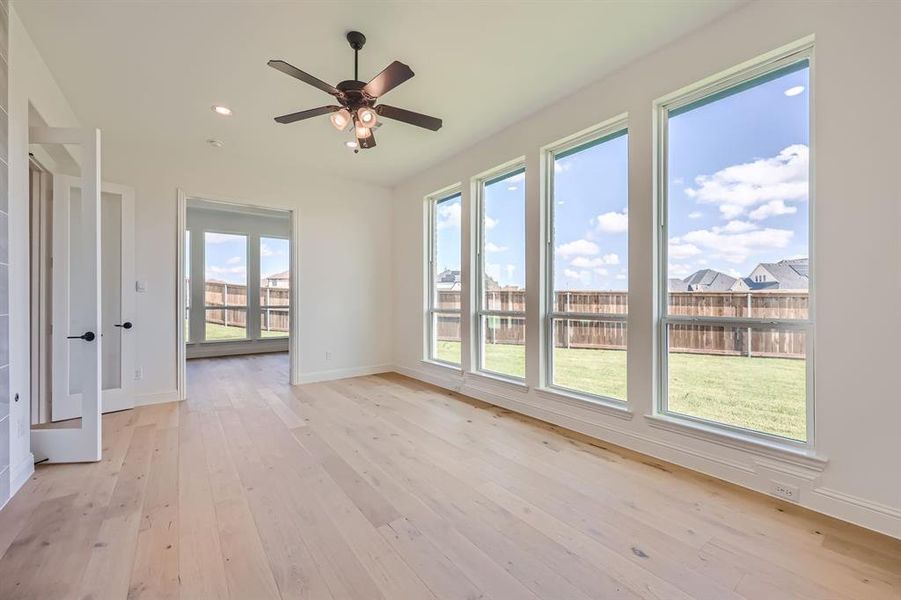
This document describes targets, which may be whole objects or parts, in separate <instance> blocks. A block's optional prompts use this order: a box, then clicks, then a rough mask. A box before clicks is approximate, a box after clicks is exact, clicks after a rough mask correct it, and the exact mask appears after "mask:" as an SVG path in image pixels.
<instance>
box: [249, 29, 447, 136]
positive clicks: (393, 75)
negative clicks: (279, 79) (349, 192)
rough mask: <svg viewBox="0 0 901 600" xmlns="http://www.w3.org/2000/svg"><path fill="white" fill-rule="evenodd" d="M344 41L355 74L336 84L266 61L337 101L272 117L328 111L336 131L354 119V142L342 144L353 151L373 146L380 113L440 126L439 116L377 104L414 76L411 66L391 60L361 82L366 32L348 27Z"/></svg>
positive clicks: (284, 120) (292, 118)
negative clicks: (360, 53) (361, 51)
mask: <svg viewBox="0 0 901 600" xmlns="http://www.w3.org/2000/svg"><path fill="white" fill-rule="evenodd" d="M347 42H348V43H349V44H350V47H351V48H353V51H354V78H353V79H349V80H347V81H342V82H341V83H339V84H338V85H337V86H331V85H329V84H327V83H326V82H324V81H322V80H321V79H318V78H316V77H313V76H312V75H310V74H309V73H305V72H303V71H301V70H300V69H298V68H297V67H295V66H293V65H291V64H288V63H286V62H285V61H283V60H270V61H269V62H268V63H267V64H268V65H269V66H270V67H272V68H273V69H276V70H278V71H281V72H282V73H285V74H286V75H290V76H291V77H294V78H295V79H299V80H300V81H303V82H304V83H306V84H309V85H312V86H313V87H316V88H319V89H320V90H322V91H324V92H326V93H327V94H331V95H332V96H334V98H335V99H336V100H337V101H338V103H339V106H335V105H329V106H320V107H318V108H311V109H309V110H302V111H299V112H295V113H290V114H287V115H281V116H279V117H275V121H276V122H277V123H281V124H283V125H286V124H288V123H296V122H297V121H302V120H304V119H310V118H312V117H318V116H320V115H326V114H327V115H329V120H330V121H331V123H332V125H333V126H334V127H335V129H337V130H338V131H344V130H346V129H347V128H348V125H350V124H351V123H353V131H354V136H355V137H356V143H355V144H351V143H345V145H346V146H347V147H348V148H353V149H354V152H359V151H360V150H361V149H362V150H366V149H369V148H374V147H375V136H374V135H373V133H372V129H373V128H374V127H377V126H379V125H381V122H380V119H379V117H384V118H386V119H391V120H394V121H401V122H403V123H408V124H410V125H415V126H417V127H423V128H425V129H430V130H432V131H438V130H439V129H441V125H442V123H441V119H438V118H435V117H430V116H428V115H423V114H420V113H417V112H413V111H410V110H406V109H403V108H397V107H394V106H389V105H387V104H378V105H376V103H377V102H378V100H379V99H380V98H381V97H382V96H383V95H385V94H387V93H388V92H390V91H391V90H393V89H394V88H396V87H397V86H399V85H400V84H402V83H403V82H405V81H407V80H408V79H410V78H411V77H413V75H414V73H413V70H412V69H410V67H408V66H407V65H405V64H404V63H402V62H399V61H394V62H393V63H391V64H390V65H388V66H387V67H385V69H384V70H383V71H382V72H381V73H379V74H378V75H376V76H375V77H373V78H372V79H371V80H370V81H369V82H368V83H364V82H362V81H360V80H359V52H360V50H361V49H362V48H363V45H364V44H365V43H366V36H364V35H363V34H362V33H360V32H359V31H351V32H348V34H347Z"/></svg>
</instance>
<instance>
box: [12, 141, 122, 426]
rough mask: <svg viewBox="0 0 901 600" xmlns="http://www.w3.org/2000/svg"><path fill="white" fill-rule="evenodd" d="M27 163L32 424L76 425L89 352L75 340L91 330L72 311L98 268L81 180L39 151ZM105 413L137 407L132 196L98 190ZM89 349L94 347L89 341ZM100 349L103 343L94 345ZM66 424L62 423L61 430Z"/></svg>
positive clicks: (116, 188)
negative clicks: (90, 256)
mask: <svg viewBox="0 0 901 600" xmlns="http://www.w3.org/2000/svg"><path fill="white" fill-rule="evenodd" d="M32 150H33V152H32V153H31V157H30V161H29V216H30V219H29V224H30V230H29V257H28V258H29V276H30V277H29V279H30V284H29V300H30V311H29V315H30V317H29V318H30V322H29V327H30V336H29V341H30V349H29V352H30V359H31V360H30V364H31V377H30V392H31V393H30V398H31V407H30V410H31V424H32V426H33V427H38V428H40V427H41V426H46V425H48V424H50V423H57V424H60V423H63V422H66V421H70V420H73V423H70V424H71V425H72V426H76V425H77V423H76V422H74V420H77V419H79V418H80V417H81V415H82V395H83V387H84V384H85V381H84V379H85V366H84V358H85V357H84V356H83V355H84V352H83V350H85V348H82V347H81V344H80V343H76V342H84V340H74V341H73V339H71V338H70V337H69V334H70V333H72V332H73V331H76V330H78V331H77V332H76V333H80V332H81V330H82V329H86V330H88V329H92V328H90V327H86V325H85V324H84V323H83V322H82V320H83V318H82V316H81V315H80V314H78V311H77V310H74V309H73V305H75V306H77V305H79V304H81V303H83V298H82V296H83V295H84V290H83V289H81V286H80V282H81V281H82V280H84V279H85V278H86V277H87V271H88V270H93V266H92V264H91V262H90V261H89V260H86V257H87V254H86V252H87V251H88V249H87V248H85V245H84V241H85V240H84V239H83V232H82V223H81V220H82V218H83V210H82V205H83V203H84V200H83V198H82V194H83V182H82V180H81V177H80V176H75V175H72V174H71V172H72V171H73V169H72V165H68V166H67V165H66V163H65V161H61V160H60V156H59V154H58V155H57V157H56V158H54V157H53V156H52V155H50V154H48V153H46V152H43V151H42V150H43V148H41V147H33V148H32ZM99 208H100V214H99V223H98V225H99V232H98V233H99V235H98V236H97V238H98V239H97V246H98V249H99V253H100V261H99V265H98V266H99V280H100V286H99V295H100V326H99V327H98V328H97V329H99V331H97V332H93V331H92V332H91V333H93V334H94V335H95V338H96V337H100V338H101V340H102V344H100V346H101V350H100V357H99V362H100V365H99V367H100V393H101V412H104V413H106V412H113V411H117V410H123V409H126V408H132V407H133V406H134V398H133V390H132V382H133V381H134V380H135V379H136V377H137V375H136V373H135V371H134V350H135V344H134V337H135V331H136V330H135V328H136V326H137V325H138V324H137V322H136V320H135V315H134V297H133V293H134V289H133V287H132V285H133V278H134V274H133V273H134V245H133V244H134V193H133V191H132V190H131V189H130V188H127V187H124V186H120V185H115V184H109V183H101V184H100V207H99ZM89 343H90V342H89ZM94 345H98V344H96V343H95V344H94ZM55 426H57V427H58V426H60V425H55Z"/></svg>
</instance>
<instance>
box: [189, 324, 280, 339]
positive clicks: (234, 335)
mask: <svg viewBox="0 0 901 600" xmlns="http://www.w3.org/2000/svg"><path fill="white" fill-rule="evenodd" d="M186 331H187V326H186ZM260 335H261V337H263V338H279V337H288V334H287V333H286V332H284V331H266V330H265V329H264V330H263V331H261V332H260ZM246 337H247V329H246V328H244V327H226V326H225V325H219V324H217V323H206V339H207V340H243V339H245V338H246Z"/></svg>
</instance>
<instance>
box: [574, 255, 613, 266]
mask: <svg viewBox="0 0 901 600" xmlns="http://www.w3.org/2000/svg"><path fill="white" fill-rule="evenodd" d="M569 264H570V266H573V267H578V268H580V269H593V268H595V267H602V266H604V265H618V264H619V255H617V254H614V253H612V252H611V253H610V254H605V255H604V256H597V257H595V258H588V257H587V256H577V257H575V258H574V259H573V260H572V262H570V263H569Z"/></svg>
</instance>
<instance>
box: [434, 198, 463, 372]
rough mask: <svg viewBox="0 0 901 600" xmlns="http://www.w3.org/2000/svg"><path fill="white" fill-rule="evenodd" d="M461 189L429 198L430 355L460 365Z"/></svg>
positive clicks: (440, 360) (444, 361)
mask: <svg viewBox="0 0 901 600" xmlns="http://www.w3.org/2000/svg"><path fill="white" fill-rule="evenodd" d="M462 202H463V200H462V197H461V196H460V192H459V191H454V192H450V193H448V194H442V195H438V196H435V197H433V198H430V199H429V215H430V218H429V222H430V227H429V327H428V329H429V350H428V358H429V359H430V360H435V361H438V362H442V363H448V364H451V365H456V366H459V365H460V346H461V339H462V338H461V335H460V334H461V331H460V314H461V306H462V304H461V299H462V293H463V292H462V282H461V280H460V263H461V258H460V256H461V239H460V235H461V227H460V219H461V214H460V213H461V209H462Z"/></svg>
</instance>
